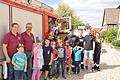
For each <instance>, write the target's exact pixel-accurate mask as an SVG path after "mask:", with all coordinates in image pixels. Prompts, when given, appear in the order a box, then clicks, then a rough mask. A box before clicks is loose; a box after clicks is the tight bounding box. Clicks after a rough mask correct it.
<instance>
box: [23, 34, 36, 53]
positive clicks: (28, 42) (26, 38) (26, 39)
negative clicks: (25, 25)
mask: <svg viewBox="0 0 120 80" xmlns="http://www.w3.org/2000/svg"><path fill="white" fill-rule="evenodd" d="M22 38H23V44H24V46H25V51H32V48H33V43H34V36H33V34H32V33H31V36H30V35H28V34H27V32H23V33H22Z"/></svg>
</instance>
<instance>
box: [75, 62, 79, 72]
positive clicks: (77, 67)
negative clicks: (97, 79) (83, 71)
mask: <svg viewBox="0 0 120 80" xmlns="http://www.w3.org/2000/svg"><path fill="white" fill-rule="evenodd" d="M79 64H80V61H74V73H75V74H76V72H77V74H79V72H80V65H79Z"/></svg>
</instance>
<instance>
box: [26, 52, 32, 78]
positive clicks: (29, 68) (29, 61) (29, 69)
mask: <svg viewBox="0 0 120 80" xmlns="http://www.w3.org/2000/svg"><path fill="white" fill-rule="evenodd" d="M25 53H26V56H27V65H28V66H27V72H26V73H25V74H24V80H31V76H32V65H33V64H32V63H33V60H32V52H26V51H25Z"/></svg>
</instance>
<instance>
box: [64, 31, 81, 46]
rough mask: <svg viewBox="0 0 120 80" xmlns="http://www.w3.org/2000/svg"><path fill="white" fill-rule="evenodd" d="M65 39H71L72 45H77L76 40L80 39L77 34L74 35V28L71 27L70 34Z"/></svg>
mask: <svg viewBox="0 0 120 80" xmlns="http://www.w3.org/2000/svg"><path fill="white" fill-rule="evenodd" d="M65 41H69V42H70V46H71V47H75V43H76V41H79V38H78V37H77V36H76V35H74V30H72V29H71V30H70V34H69V35H67V36H66V37H65V40H64V42H65Z"/></svg>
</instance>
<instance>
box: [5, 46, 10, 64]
mask: <svg viewBox="0 0 120 80" xmlns="http://www.w3.org/2000/svg"><path fill="white" fill-rule="evenodd" d="M7 46H8V45H7V44H3V52H4V55H5V58H6V61H7V62H8V63H10V61H11V60H10V57H9V56H8V52H7Z"/></svg>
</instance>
